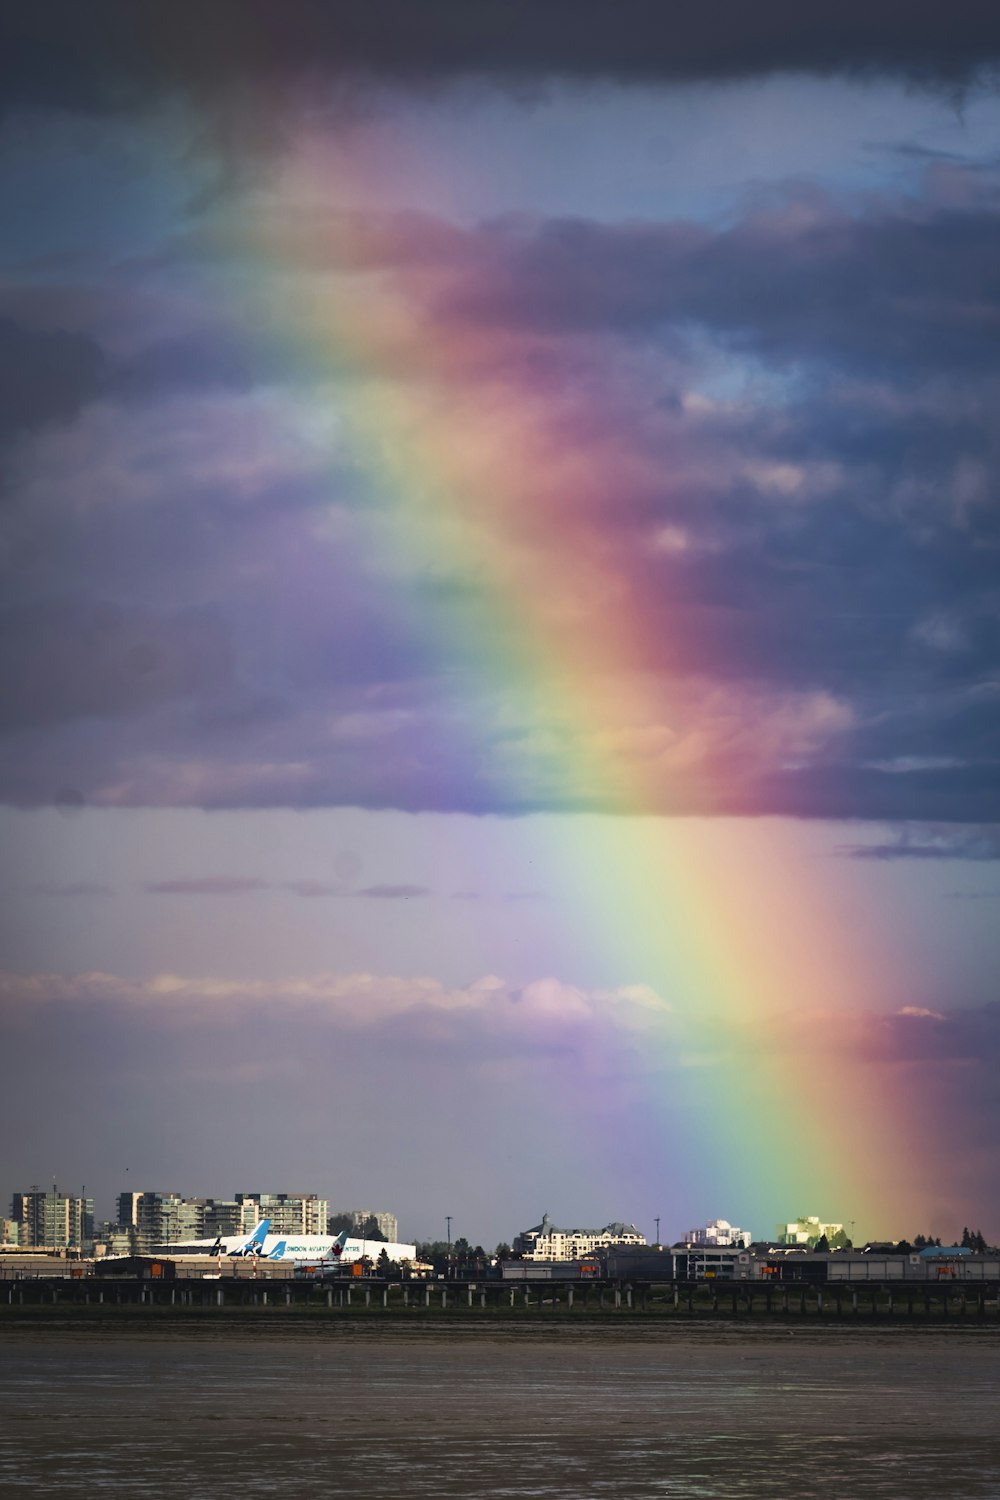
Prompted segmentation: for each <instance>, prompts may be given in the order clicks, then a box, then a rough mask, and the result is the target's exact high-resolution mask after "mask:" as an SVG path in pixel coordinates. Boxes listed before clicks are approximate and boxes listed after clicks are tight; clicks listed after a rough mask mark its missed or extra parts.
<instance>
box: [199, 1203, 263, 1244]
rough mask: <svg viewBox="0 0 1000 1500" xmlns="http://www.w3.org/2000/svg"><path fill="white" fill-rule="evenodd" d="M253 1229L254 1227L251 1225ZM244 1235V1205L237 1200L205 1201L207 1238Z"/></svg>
mask: <svg viewBox="0 0 1000 1500" xmlns="http://www.w3.org/2000/svg"><path fill="white" fill-rule="evenodd" d="M250 1227H251V1229H252V1228H253V1227H254V1226H253V1225H252V1224H251V1226H250ZM242 1233H243V1205H242V1204H241V1203H237V1202H236V1200H235V1199H230V1200H226V1199H222V1198H207V1199H206V1200H205V1238H206V1239H208V1238H212V1237H214V1236H216V1235H228V1234H242Z"/></svg>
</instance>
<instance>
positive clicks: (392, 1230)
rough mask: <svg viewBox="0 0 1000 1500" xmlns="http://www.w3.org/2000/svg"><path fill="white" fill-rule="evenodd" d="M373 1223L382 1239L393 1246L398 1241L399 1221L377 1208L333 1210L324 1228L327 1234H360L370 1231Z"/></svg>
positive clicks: (392, 1215)
mask: <svg viewBox="0 0 1000 1500" xmlns="http://www.w3.org/2000/svg"><path fill="white" fill-rule="evenodd" d="M373 1223H374V1225H375V1227H376V1229H377V1230H378V1232H379V1234H380V1235H382V1237H383V1238H384V1239H387V1240H389V1241H390V1242H391V1243H393V1244H395V1243H396V1241H397V1240H398V1239H399V1220H398V1219H397V1217H396V1215H395V1214H390V1213H386V1212H385V1211H383V1210H382V1209H378V1208H341V1209H334V1211H333V1212H332V1213H331V1214H330V1216H329V1218H328V1219H327V1221H326V1227H327V1233H329V1234H340V1232H341V1231H342V1230H344V1229H346V1230H348V1231H349V1232H350V1233H351V1234H361V1233H363V1232H364V1231H365V1230H366V1229H367V1230H369V1231H370V1228H371V1225H372V1224H373Z"/></svg>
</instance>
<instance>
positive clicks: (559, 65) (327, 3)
mask: <svg viewBox="0 0 1000 1500" xmlns="http://www.w3.org/2000/svg"><path fill="white" fill-rule="evenodd" d="M3 54H4V58H5V69H4V96H5V98H6V100H7V101H8V103H11V104H14V105H28V106H31V105H40V106H42V107H45V106H51V105H58V106H61V107H66V108H70V109H76V110H81V111H82V110H88V111H111V110H115V109H120V108H124V107H129V106H135V105H139V104H144V103H145V102H146V101H147V99H148V98H149V97H150V95H155V94H156V93H165V92H170V91H176V90H184V91H188V92H190V93H192V94H195V95H197V96H200V97H202V98H204V99H211V98H213V97H214V98H216V99H217V98H218V96H219V94H220V91H225V90H227V89H228V90H230V91H234V92H235V91H239V90H240V89H243V88H246V87H248V86H253V85H260V84H262V83H264V84H270V85H272V86H273V87H275V88H281V87H282V86H287V85H289V84H293V83H295V82H297V81H300V80H309V79H315V78H316V77H317V76H319V77H322V76H323V75H324V74H342V73H345V72H350V71H361V72H372V73H375V74H382V75H386V76H389V77H391V78H399V79H402V80H404V81H416V82H419V81H421V80H425V79H441V78H447V77H453V76H456V75H472V76H483V75H490V76H492V77H497V76H499V77H508V78H510V79H512V80H518V79H522V80H531V79H544V78H548V77H555V76H558V77H564V78H566V77H569V78H581V79H590V78H615V79H622V80H634V81H653V80H658V79H667V80H680V81H684V80H692V79H704V78H732V77H740V76H746V75H751V74H760V73H768V72H773V71H776V70H784V71H804V72H818V73H831V72H834V71H861V72H891V73H896V74H902V75H905V76H909V77H912V78H917V79H923V80H929V81H933V82H936V83H946V84H951V85H955V84H960V83H964V82H966V81H967V80H969V79H970V78H971V77H972V76H973V75H975V74H976V73H977V72H978V71H979V70H980V69H981V68H982V67H983V65H988V64H989V63H991V62H993V61H994V60H995V59H996V58H997V57H998V56H1000V16H998V14H997V11H996V8H995V7H994V6H992V5H990V4H988V3H985V0H956V3H954V4H952V5H949V6H948V7H947V8H942V7H938V6H922V7H921V6H913V5H911V4H906V3H903V0H881V3H880V4H878V5H871V4H865V3H863V0H840V3H839V4H833V3H830V0H824V3H822V4H818V5H810V6H803V5H801V4H799V3H797V0H763V3H761V4H757V5H754V6H747V5H744V4H741V3H739V0H715V3H710V4H697V5H696V4H690V3H689V4H685V5H683V6H680V7H679V6H677V5H671V6H665V5H662V4H658V3H654V0H619V3H617V4H615V5H609V4H607V3H606V0H544V3H539V4H509V3H501V0H477V3H475V4H469V3H467V0H422V3H420V4H419V5H415V4H412V3H410V0H368V3H367V4H365V5H358V4H355V3H353V0H295V3H294V4H292V5H288V4H280V3H278V0H256V3H254V4H252V5H246V4H244V3H242V0H213V3H212V4H211V5H209V6H203V7H200V8H198V9H197V10H192V9H191V8H190V7H188V6H179V5H176V4H173V3H171V0H147V3H143V4H139V5H137V4H134V3H130V0H89V3H88V4H87V5H79V4H77V3H75V0H32V3H28V0H13V3H10V4H8V5H7V6H6V7H5V10H4V45H3Z"/></svg>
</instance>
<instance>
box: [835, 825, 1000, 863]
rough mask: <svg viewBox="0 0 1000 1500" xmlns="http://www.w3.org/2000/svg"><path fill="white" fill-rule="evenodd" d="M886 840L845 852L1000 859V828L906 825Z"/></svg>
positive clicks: (891, 857)
mask: <svg viewBox="0 0 1000 1500" xmlns="http://www.w3.org/2000/svg"><path fill="white" fill-rule="evenodd" d="M891 832H892V837H891V838H890V839H888V840H887V841H884V842H881V843H874V844H853V845H850V846H849V847H847V848H845V849H844V850H843V851H842V852H843V853H845V854H848V855H850V856H851V858H852V859H873V860H897V859H918V860H919V859H934V860H940V859H960V860H971V861H972V862H973V863H981V862H983V861H993V860H998V859H1000V829H997V828H995V827H994V828H991V827H986V828H954V827H948V826H947V825H945V826H940V825H934V824H919V823H918V824H906V825H904V826H903V827H902V828H898V829H894V830H892V831H891Z"/></svg>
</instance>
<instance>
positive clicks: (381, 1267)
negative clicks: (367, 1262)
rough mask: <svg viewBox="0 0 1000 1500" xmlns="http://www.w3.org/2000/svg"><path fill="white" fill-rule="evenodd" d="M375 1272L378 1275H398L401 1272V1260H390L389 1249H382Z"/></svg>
mask: <svg viewBox="0 0 1000 1500" xmlns="http://www.w3.org/2000/svg"><path fill="white" fill-rule="evenodd" d="M375 1272H376V1275H378V1276H398V1275H399V1274H400V1270H399V1262H398V1261H395V1260H390V1259H389V1252H388V1250H386V1249H382V1250H380V1251H379V1254H378V1260H377V1261H376V1262H375Z"/></svg>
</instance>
